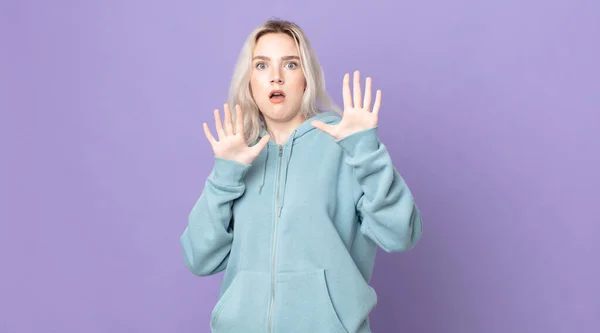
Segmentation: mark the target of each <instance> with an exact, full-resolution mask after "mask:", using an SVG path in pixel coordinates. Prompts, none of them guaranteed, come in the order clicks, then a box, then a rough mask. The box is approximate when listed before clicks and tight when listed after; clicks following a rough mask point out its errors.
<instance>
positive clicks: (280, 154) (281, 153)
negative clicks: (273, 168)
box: [279, 146, 283, 157]
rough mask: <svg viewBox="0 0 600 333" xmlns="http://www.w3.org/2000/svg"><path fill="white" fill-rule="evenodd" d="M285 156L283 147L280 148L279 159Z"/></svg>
mask: <svg viewBox="0 0 600 333" xmlns="http://www.w3.org/2000/svg"><path fill="white" fill-rule="evenodd" d="M282 155H283V146H279V157H281V156H282Z"/></svg>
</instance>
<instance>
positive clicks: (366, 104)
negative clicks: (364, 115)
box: [363, 77, 373, 111]
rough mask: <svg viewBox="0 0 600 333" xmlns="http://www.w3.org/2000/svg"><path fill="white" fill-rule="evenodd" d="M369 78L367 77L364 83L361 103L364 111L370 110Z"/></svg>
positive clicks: (370, 85)
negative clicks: (363, 95)
mask: <svg viewBox="0 0 600 333" xmlns="http://www.w3.org/2000/svg"><path fill="white" fill-rule="evenodd" d="M371 81H372V80H371V78H370V77H367V80H366V82H365V100H364V102H363V107H364V108H365V110H367V111H369V110H370V108H371V91H372V84H373V83H372V82H371Z"/></svg>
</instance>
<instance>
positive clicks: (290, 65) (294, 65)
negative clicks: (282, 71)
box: [285, 61, 298, 69]
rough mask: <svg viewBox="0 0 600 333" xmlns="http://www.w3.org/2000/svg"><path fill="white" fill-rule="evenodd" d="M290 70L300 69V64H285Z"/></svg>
mask: <svg viewBox="0 0 600 333" xmlns="http://www.w3.org/2000/svg"><path fill="white" fill-rule="evenodd" d="M285 65H286V66H287V67H288V68H290V69H294V68H296V67H298V64H297V63H296V62H293V61H292V62H288V63H287V64H285Z"/></svg>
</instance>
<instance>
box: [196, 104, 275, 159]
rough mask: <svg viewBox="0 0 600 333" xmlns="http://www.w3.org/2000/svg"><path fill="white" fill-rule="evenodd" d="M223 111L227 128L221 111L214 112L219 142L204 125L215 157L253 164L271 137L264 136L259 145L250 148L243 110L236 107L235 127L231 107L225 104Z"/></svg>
mask: <svg viewBox="0 0 600 333" xmlns="http://www.w3.org/2000/svg"><path fill="white" fill-rule="evenodd" d="M223 109H224V114H225V127H223V124H222V123H221V115H220V112H219V110H218V109H216V110H215V111H214V114H215V127H216V130H217V136H218V138H219V140H218V141H217V140H216V139H215V137H214V136H213V135H212V133H211V132H210V129H209V128H208V125H207V124H206V123H203V127H204V134H206V138H207V139H208V141H209V142H210V145H211V146H212V149H213V152H214V154H215V156H216V157H219V158H223V159H228V160H233V161H236V162H239V163H242V164H250V163H252V161H254V159H256V157H257V156H258V154H260V152H261V150H263V148H264V147H265V146H266V145H267V143H268V142H269V135H266V136H264V137H263V138H262V139H260V141H259V142H258V143H257V144H255V145H253V146H248V143H247V142H246V137H245V135H244V114H243V113H242V108H241V107H240V106H239V105H236V106H235V109H236V121H235V126H234V124H233V121H232V117H231V110H230V109H229V105H227V104H225V105H224V106H223Z"/></svg>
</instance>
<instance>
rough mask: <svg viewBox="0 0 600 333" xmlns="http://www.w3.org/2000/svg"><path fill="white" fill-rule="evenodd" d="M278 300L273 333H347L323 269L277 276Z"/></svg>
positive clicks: (276, 293) (276, 292)
mask: <svg viewBox="0 0 600 333" xmlns="http://www.w3.org/2000/svg"><path fill="white" fill-rule="evenodd" d="M275 297H276V300H275V308H274V313H275V323H274V325H275V330H274V332H285V333H307V332H310V333H347V331H346V329H345V328H344V325H343V324H342V322H341V321H340V318H339V317H338V314H337V312H336V310H335V307H334V305H333V303H332V300H331V296H330V294H329V288H328V287H327V279H326V277H325V271H324V270H323V269H319V270H314V271H308V272H294V273H280V274H278V276H277V287H276V291H275Z"/></svg>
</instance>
